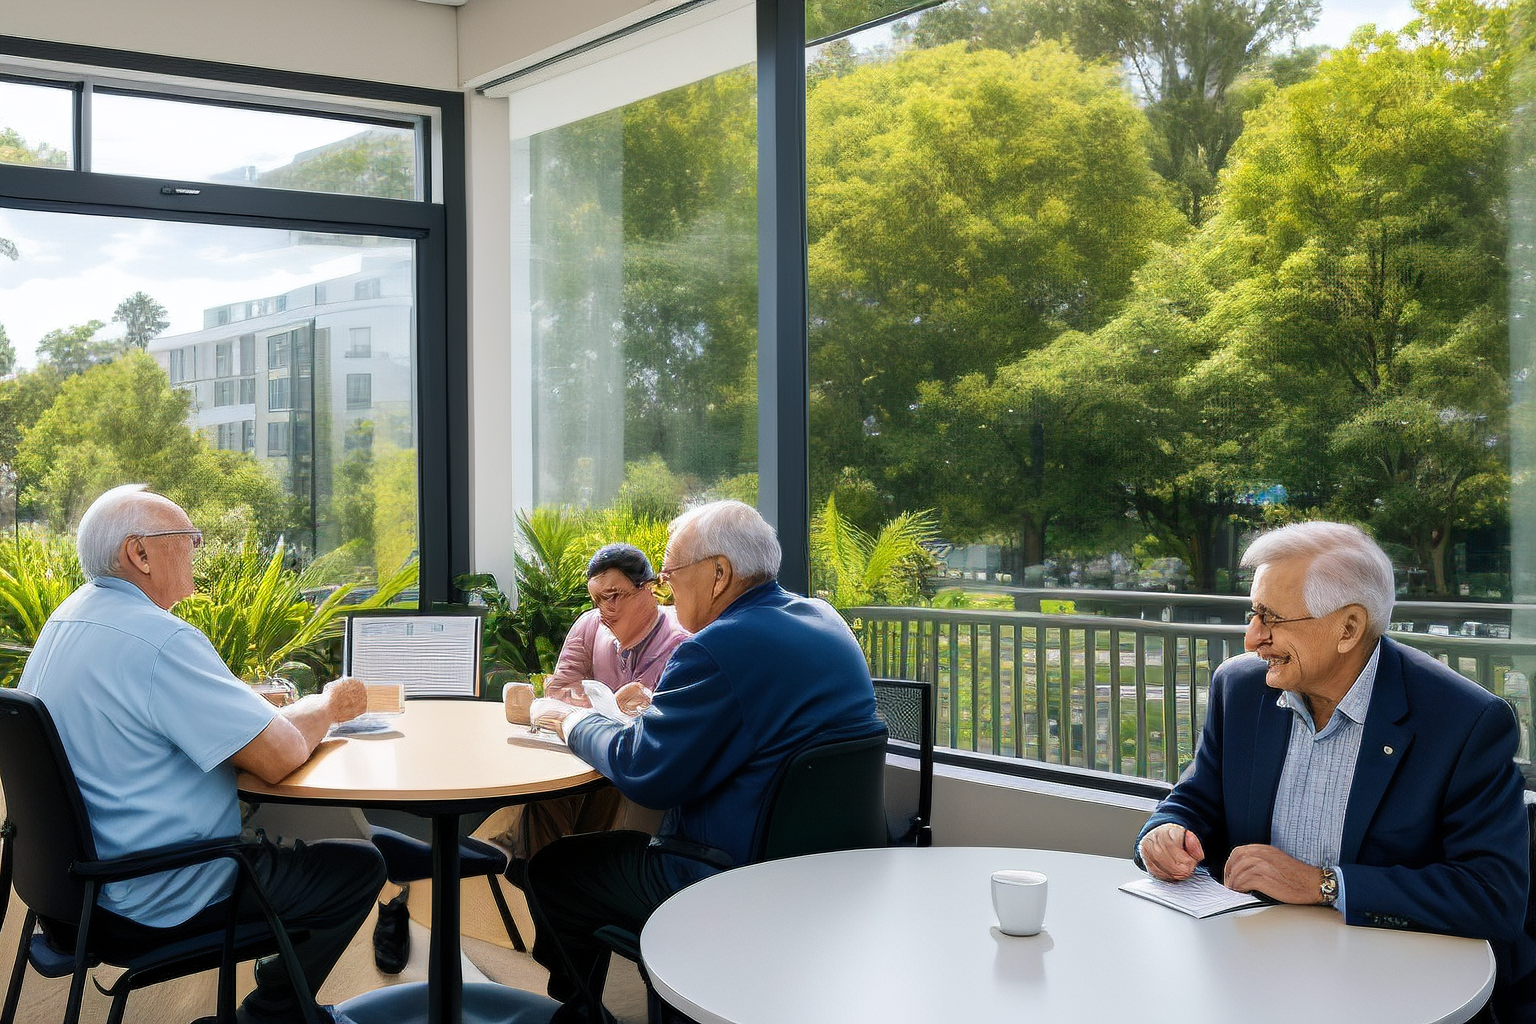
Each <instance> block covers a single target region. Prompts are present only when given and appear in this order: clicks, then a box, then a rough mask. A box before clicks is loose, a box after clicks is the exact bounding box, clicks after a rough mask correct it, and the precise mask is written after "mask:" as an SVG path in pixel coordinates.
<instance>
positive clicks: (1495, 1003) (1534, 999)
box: [1468, 971, 1536, 1024]
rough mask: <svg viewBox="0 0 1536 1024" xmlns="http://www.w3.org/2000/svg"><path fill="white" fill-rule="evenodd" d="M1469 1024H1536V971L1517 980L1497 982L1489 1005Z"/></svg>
mask: <svg viewBox="0 0 1536 1024" xmlns="http://www.w3.org/2000/svg"><path fill="white" fill-rule="evenodd" d="M1468 1024H1536V971H1532V972H1530V973H1529V974H1527V975H1526V976H1525V977H1524V978H1521V979H1520V980H1519V981H1516V982H1503V981H1502V980H1501V981H1500V982H1496V983H1495V984H1494V986H1493V997H1492V998H1491V999H1489V1000H1488V1005H1486V1006H1484V1007H1483V1008H1482V1009H1481V1010H1479V1011H1478V1012H1477V1016H1475V1017H1473V1018H1472V1019H1471V1020H1470V1021H1468Z"/></svg>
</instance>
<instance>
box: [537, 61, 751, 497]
mask: <svg viewBox="0 0 1536 1024" xmlns="http://www.w3.org/2000/svg"><path fill="white" fill-rule="evenodd" d="M755 90H756V79H755V75H754V73H753V69H752V67H751V66H747V67H738V68H735V69H732V70H726V71H723V72H721V73H717V74H713V75H710V76H709V77H707V78H704V79H702V80H699V81H695V82H692V83H690V84H686V85H683V86H681V87H678V88H671V89H666V90H665V91H660V92H658V93H655V94H653V95H647V96H644V97H643V98H640V99H637V100H635V101H634V102H630V103H628V104H626V105H623V106H621V107H617V108H614V109H609V110H605V111H603V112H601V113H597V114H595V115H592V116H588V117H584V118H582V119H580V120H577V121H574V122H571V123H568V124H564V125H560V126H558V127H554V128H551V129H549V130H546V131H541V132H538V133H537V134H534V135H533V136H531V137H528V138H524V139H521V140H519V141H518V142H516V143H515V144H514V153H515V162H516V167H515V169H514V174H515V175H517V174H522V175H525V176H526V188H523V186H521V185H517V184H514V190H515V191H516V190H519V189H521V190H522V192H523V193H524V194H526V196H527V200H526V205H525V206H524V208H523V216H522V219H521V220H520V221H519V223H518V224H517V225H516V227H515V229H516V230H517V231H519V232H520V233H521V237H522V241H523V242H524V243H526V248H525V247H524V246H522V245H517V244H515V245H514V249H515V251H518V252H526V253H527V254H528V256H527V260H526V262H525V263H522V264H520V270H519V271H518V272H519V273H521V274H523V275H525V277H526V281H527V312H526V314H525V316H526V319H523V320H520V323H521V324H522V326H523V327H524V329H525V330H526V332H527V343H528V348H529V351H530V358H531V363H532V368H531V371H532V398H533V409H532V440H533V450H532V461H533V473H532V480H531V488H530V491H531V493H524V494H522V495H520V500H521V501H522V502H523V503H524V504H527V505H535V506H556V507H564V508H567V509H571V510H574V511H577V512H580V511H582V510H591V509H601V508H607V507H610V506H622V507H623V508H625V509H627V510H629V511H631V512H633V513H634V514H635V515H636V516H637V517H639V518H640V519H641V520H644V521H646V522H651V523H656V522H663V521H665V520H666V519H667V518H670V517H671V516H673V515H675V514H676V513H677V512H678V511H679V510H680V508H681V507H682V505H683V503H684V502H685V501H687V500H691V499H695V498H699V497H702V496H705V495H712V494H729V495H732V496H738V497H740V496H744V497H746V498H747V500H753V498H754V497H755V494H756V469H757V362H756V359H757V355H756V352H757V242H756V237H757V226H756V216H757V201H756V174H757V158H756V107H755ZM514 125H516V119H515V118H514Z"/></svg>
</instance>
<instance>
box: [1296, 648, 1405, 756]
mask: <svg viewBox="0 0 1536 1024" xmlns="http://www.w3.org/2000/svg"><path fill="white" fill-rule="evenodd" d="M1380 660H1381V641H1380V640H1377V641H1376V649H1375V650H1373V651H1372V652H1371V657H1370V660H1368V661H1367V662H1366V663H1365V667H1364V668H1362V669H1361V670H1360V674H1359V675H1358V676H1356V677H1355V681H1354V682H1353V683H1352V684H1351V685H1350V687H1349V692H1347V693H1346V694H1344V699H1343V700H1341V701H1339V706H1338V707H1336V708H1334V712H1335V714H1333V715H1330V716H1329V718H1328V724H1327V725H1325V726H1323V730H1322V732H1318V731H1317V727H1316V725H1314V724H1313V721H1312V712H1311V711H1309V710H1308V709H1307V702H1306V701H1304V700H1302V699H1301V695H1300V694H1297V693H1293V692H1292V691H1290V690H1286V691H1284V692H1283V693H1281V694H1280V697H1279V699H1278V700H1276V701H1275V703H1276V704H1279V705H1280V706H1281V707H1283V708H1290V709H1291V710H1292V711H1293V712H1295V713H1296V714H1297V715H1298V716H1299V717H1300V718H1301V720H1302V721H1304V722H1306V724H1307V729H1308V730H1310V731H1311V732H1313V733H1315V734H1316V735H1315V737H1314V738H1315V739H1325V738H1326V737H1328V736H1331V735H1332V734H1333V733H1335V732H1337V731H1338V730H1339V729H1341V728H1343V726H1341V725H1339V724H1338V723H1339V716H1340V715H1343V716H1344V717H1345V718H1347V719H1349V720H1350V721H1351V722H1354V723H1355V724H1356V725H1361V724H1363V723H1364V722H1365V713H1366V712H1367V711H1368V710H1370V706H1371V691H1372V690H1374V689H1375V688H1376V665H1377V663H1378V662H1379V661H1380Z"/></svg>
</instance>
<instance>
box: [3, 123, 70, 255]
mask: <svg viewBox="0 0 1536 1024" xmlns="http://www.w3.org/2000/svg"><path fill="white" fill-rule="evenodd" d="M0 164H23V165H25V166H29V167H68V166H69V153H68V152H66V151H65V150H62V149H55V148H54V147H52V146H50V145H48V143H46V142H39V143H35V144H34V143H29V142H28V141H27V140H26V139H24V138H22V137H21V135H20V134H19V133H18V132H17V131H16V129H14V128H0ZM7 244H9V243H7ZM15 258H16V256H15V254H14V251H13V252H12V255H11V259H15Z"/></svg>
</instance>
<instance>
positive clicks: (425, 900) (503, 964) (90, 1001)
mask: <svg viewBox="0 0 1536 1024" xmlns="http://www.w3.org/2000/svg"><path fill="white" fill-rule="evenodd" d="M3 810H4V807H3V804H0V814H3ZM498 881H499V880H498ZM500 884H501V885H502V891H503V892H504V893H506V894H507V902H508V904H509V905H510V906H511V908H512V913H513V916H514V917H515V918H516V919H517V921H518V927H519V928H520V929H521V931H522V935H523V938H524V940H526V941H527V942H528V943H529V944H530V945H531V944H532V940H533V923H532V921H531V920H530V919H529V917H528V907H527V903H526V902H525V901H524V900H523V898H522V894H521V893H520V892H519V891H518V890H516V889H514V888H512V887H511V886H509V885H506V884H505V883H500ZM389 889H390V892H393V887H392V886H391V887H389ZM9 896H10V904H9V907H10V909H9V913H7V915H6V918H5V927H4V928H3V929H0V997H3V995H4V992H5V986H6V985H7V984H8V983H9V981H10V973H11V964H12V962H13V961H14V958H15V952H16V944H17V941H18V939H19V937H20V932H21V924H22V919H23V918H24V917H25V915H26V908H25V907H23V906H22V905H21V902H20V901H19V900H17V899H16V898H15V894H14V893H11V894H9ZM430 898H431V885H430V883H425V882H418V883H415V884H414V885H412V886H411V894H410V898H409V903H410V907H411V916H412V923H411V938H412V942H411V959H410V963H409V964H408V965H407V967H406V969H405V970H404V971H403V972H402V973H401V974H400V975H398V976H396V977H391V976H388V975H385V974H381V973H379V971H378V970H377V969H376V968H375V967H374V965H373V942H372V939H373V923H374V917H373V915H370V916H369V918H368V920H367V921H366V922H365V923H364V924H363V927H362V928H361V929H359V931H358V934H357V937H356V938H355V939H353V940H352V944H351V945H350V946H349V947H347V951H346V953H345V954H344V955H343V956H342V958H341V961H340V962H339V963H338V964H337V965H336V969H335V970H334V971H332V972H331V976H330V978H329V979H328V980H327V981H326V983H325V985H324V987H322V988H321V990H320V993H319V1000H320V1002H322V1003H339V1002H342V1001H343V1000H345V999H349V998H351V997H352V996H355V995H359V994H361V993H363V992H368V991H371V990H372V989H376V988H379V987H381V986H384V985H394V984H399V983H401V982H407V981H425V980H426V977H427V949H428V944H429V942H430V933H429V932H428V931H427V929H426V928H425V927H424V926H423V924H424V923H425V922H426V921H427V920H428V915H427V907H428V906H429V904H430ZM463 931H464V939H463V945H464V957H465V968H464V979H465V980H466V981H479V980H482V979H484V980H489V981H494V982H497V983H499V984H502V985H511V986H514V987H517V988H523V989H528V990H530V991H533V992H540V993H542V992H543V991H544V987H545V984H546V983H547V981H548V975H547V974H546V972H545V971H544V969H543V968H542V967H540V966H539V965H538V964H536V963H534V962H533V959H532V958H531V957H529V956H527V955H526V954H523V953H517V952H514V951H513V950H512V949H511V948H510V943H509V942H508V940H507V936H506V932H505V930H504V929H503V928H502V924H501V918H500V916H499V915H498V914H497V912H496V905H495V903H494V902H493V900H492V898H491V893H490V889H489V888H488V887H487V884H486V882H485V880H484V879H480V878H474V879H469V880H467V881H466V882H465V884H464V894H463ZM98 971H99V977H100V980H101V982H102V984H103V985H104V986H108V987H110V983H111V982H112V980H114V979H115V978H116V977H117V974H118V972H117V971H115V970H112V969H111V968H98ZM216 980H217V975H216V972H213V971H209V972H207V973H206V974H199V975H195V976H193V977H190V978H184V979H181V980H179V981H171V982H166V983H165V984H163V985H157V986H155V987H154V988H149V989H144V990H143V991H140V992H135V993H134V994H133V995H131V996H129V997H128V1013H127V1016H126V1017H125V1022H126V1024H181V1022H187V1021H192V1020H195V1019H196V1018H198V1017H201V1016H204V1015H205V1014H211V1013H213V1012H214V1010H215V1009H216V999H217V995H216ZM252 984H253V982H252V978H251V965H250V964H242V965H241V966H240V971H239V980H238V981H237V983H236V988H237V991H238V992H239V993H240V994H241V995H244V994H245V993H246V992H248V991H250V989H251V986H252ZM68 997H69V979H68V978H60V979H55V980H49V979H46V978H42V977H39V976H38V975H37V974H36V973H35V972H32V971H30V970H29V971H28V972H27V976H26V981H25V983H24V985H23V987H22V990H21V1006H20V1009H19V1010H18V1012H17V1015H16V1020H17V1024H53V1022H56V1021H61V1020H62V1019H63V1017H64V1005H65V1002H66V1001H67V999H68ZM604 1001H605V1002H606V1003H607V1004H608V1007H609V1009H610V1010H612V1011H613V1013H614V1015H615V1016H616V1017H618V1018H619V1019H620V1020H621V1021H624V1022H626V1024H641V1022H643V1021H644V1020H645V987H644V985H643V984H642V982H641V981H640V976H639V973H638V971H637V970H636V968H635V966H634V965H633V964H631V963H629V962H628V961H626V960H623V959H621V958H618V957H615V958H614V960H613V967H612V969H611V971H610V973H609V979H608V990H607V992H606V993H604ZM107 1008H108V1000H107V998H106V997H105V996H103V995H101V993H99V992H97V991H96V989H95V986H93V985H91V984H90V983H89V981H88V982H87V983H86V986H85V1007H84V1010H83V1012H82V1013H81V1015H80V1019H81V1021H82V1024H100V1022H102V1021H104V1020H106V1016H107Z"/></svg>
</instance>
